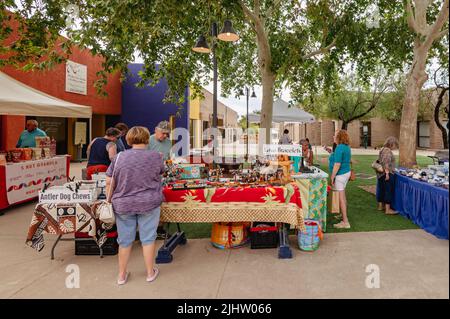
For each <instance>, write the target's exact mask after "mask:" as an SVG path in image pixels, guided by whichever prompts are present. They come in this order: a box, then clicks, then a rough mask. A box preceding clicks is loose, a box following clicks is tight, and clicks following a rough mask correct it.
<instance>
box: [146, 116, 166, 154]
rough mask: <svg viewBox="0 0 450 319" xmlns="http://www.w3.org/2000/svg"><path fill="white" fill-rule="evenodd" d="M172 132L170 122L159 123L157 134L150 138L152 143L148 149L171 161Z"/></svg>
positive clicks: (156, 129)
mask: <svg viewBox="0 0 450 319" xmlns="http://www.w3.org/2000/svg"><path fill="white" fill-rule="evenodd" d="M170 131H171V127H170V123H169V122H168V121H161V122H159V123H158V125H157V126H156V128H155V134H153V135H152V136H150V142H149V144H148V149H149V150H152V151H156V152H159V153H161V154H162V155H163V159H164V160H168V159H170V152H171V149H172V142H171V141H170Z"/></svg>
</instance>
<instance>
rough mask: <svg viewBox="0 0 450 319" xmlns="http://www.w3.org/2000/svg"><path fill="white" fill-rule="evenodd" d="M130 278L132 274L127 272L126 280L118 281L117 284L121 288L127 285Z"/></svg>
mask: <svg viewBox="0 0 450 319" xmlns="http://www.w3.org/2000/svg"><path fill="white" fill-rule="evenodd" d="M129 276H130V273H129V272H128V271H127V273H126V274H125V279H124V280H120V279H117V284H118V285H119V286H122V285H125V284H126V283H127V281H128V277H129Z"/></svg>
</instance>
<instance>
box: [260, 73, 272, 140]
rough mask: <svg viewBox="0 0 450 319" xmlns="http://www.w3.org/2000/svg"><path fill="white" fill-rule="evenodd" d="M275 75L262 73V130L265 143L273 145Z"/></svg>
mask: <svg viewBox="0 0 450 319" xmlns="http://www.w3.org/2000/svg"><path fill="white" fill-rule="evenodd" d="M274 84H275V75H274V74H272V73H270V72H265V71H264V70H263V71H262V89H263V96H262V105H261V128H263V129H265V130H266V131H265V142H266V143H267V144H270V143H271V129H272V115H273V94H274Z"/></svg>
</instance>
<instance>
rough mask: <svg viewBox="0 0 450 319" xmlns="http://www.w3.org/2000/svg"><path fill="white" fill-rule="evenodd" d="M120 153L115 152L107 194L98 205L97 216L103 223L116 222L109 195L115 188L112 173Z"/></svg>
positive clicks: (110, 195)
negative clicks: (114, 161) (115, 157)
mask: <svg viewBox="0 0 450 319" xmlns="http://www.w3.org/2000/svg"><path fill="white" fill-rule="evenodd" d="M119 157H120V153H119V154H117V159H116V163H115V164H114V169H113V173H112V177H111V184H110V185H109V190H108V194H107V197H106V200H105V201H103V202H102V203H101V204H100V205H99V207H98V216H99V219H100V220H101V221H102V222H104V223H105V224H114V223H115V222H116V218H115V216H114V209H113V205H112V203H111V197H112V192H113V187H114V188H115V186H116V185H115V177H114V173H115V171H116V167H117V163H119Z"/></svg>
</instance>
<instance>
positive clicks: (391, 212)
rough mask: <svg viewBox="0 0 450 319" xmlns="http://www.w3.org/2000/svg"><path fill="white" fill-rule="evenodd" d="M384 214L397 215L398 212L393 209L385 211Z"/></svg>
mask: <svg viewBox="0 0 450 319" xmlns="http://www.w3.org/2000/svg"><path fill="white" fill-rule="evenodd" d="M385 214H386V215H398V212H396V211H395V210H389V211H387V212H385Z"/></svg>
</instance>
